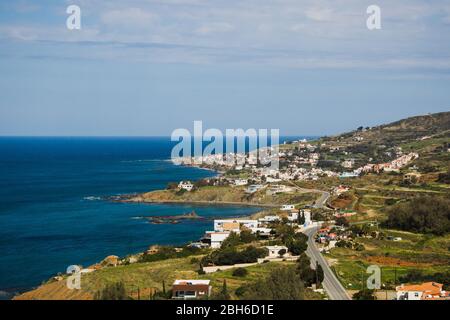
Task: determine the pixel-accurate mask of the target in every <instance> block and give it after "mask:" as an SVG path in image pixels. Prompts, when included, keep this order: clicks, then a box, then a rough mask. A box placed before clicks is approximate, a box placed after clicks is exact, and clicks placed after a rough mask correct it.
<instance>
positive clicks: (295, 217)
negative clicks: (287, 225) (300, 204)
mask: <svg viewBox="0 0 450 320" xmlns="http://www.w3.org/2000/svg"><path fill="white" fill-rule="evenodd" d="M288 220H289V221H297V220H298V212H297V211H292V212H291V213H290V214H289V216H288Z"/></svg>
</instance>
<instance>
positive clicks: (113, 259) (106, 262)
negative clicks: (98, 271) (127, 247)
mask: <svg viewBox="0 0 450 320" xmlns="http://www.w3.org/2000/svg"><path fill="white" fill-rule="evenodd" d="M118 264H119V257H118V256H114V255H112V256H107V257H106V258H105V259H103V261H102V262H101V265H103V266H106V267H117V265H118Z"/></svg>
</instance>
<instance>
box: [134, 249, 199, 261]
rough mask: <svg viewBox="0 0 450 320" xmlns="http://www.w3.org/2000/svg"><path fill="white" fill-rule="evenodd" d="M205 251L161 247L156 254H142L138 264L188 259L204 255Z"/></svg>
mask: <svg viewBox="0 0 450 320" xmlns="http://www.w3.org/2000/svg"><path fill="white" fill-rule="evenodd" d="M204 252H205V250H202V249H199V248H193V247H188V246H185V247H183V248H182V249H181V250H176V249H175V248H174V247H172V246H161V247H159V248H158V252H157V253H153V254H147V253H145V254H143V255H142V256H141V257H140V259H139V262H152V261H160V260H166V259H173V258H184V257H189V256H192V255H199V254H201V253H204Z"/></svg>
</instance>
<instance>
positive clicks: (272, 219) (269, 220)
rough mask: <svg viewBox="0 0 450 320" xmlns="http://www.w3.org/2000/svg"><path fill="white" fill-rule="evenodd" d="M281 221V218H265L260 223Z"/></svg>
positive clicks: (260, 219)
mask: <svg viewBox="0 0 450 320" xmlns="http://www.w3.org/2000/svg"><path fill="white" fill-rule="evenodd" d="M279 220H280V217H279V216H265V217H262V218H259V219H258V221H259V222H275V221H279Z"/></svg>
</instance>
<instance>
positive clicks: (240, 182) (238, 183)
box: [233, 179, 248, 187]
mask: <svg viewBox="0 0 450 320" xmlns="http://www.w3.org/2000/svg"><path fill="white" fill-rule="evenodd" d="M233 184H234V185H235V186H236V187H239V186H246V185H247V184H248V180H247V179H235V180H234V181H233Z"/></svg>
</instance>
